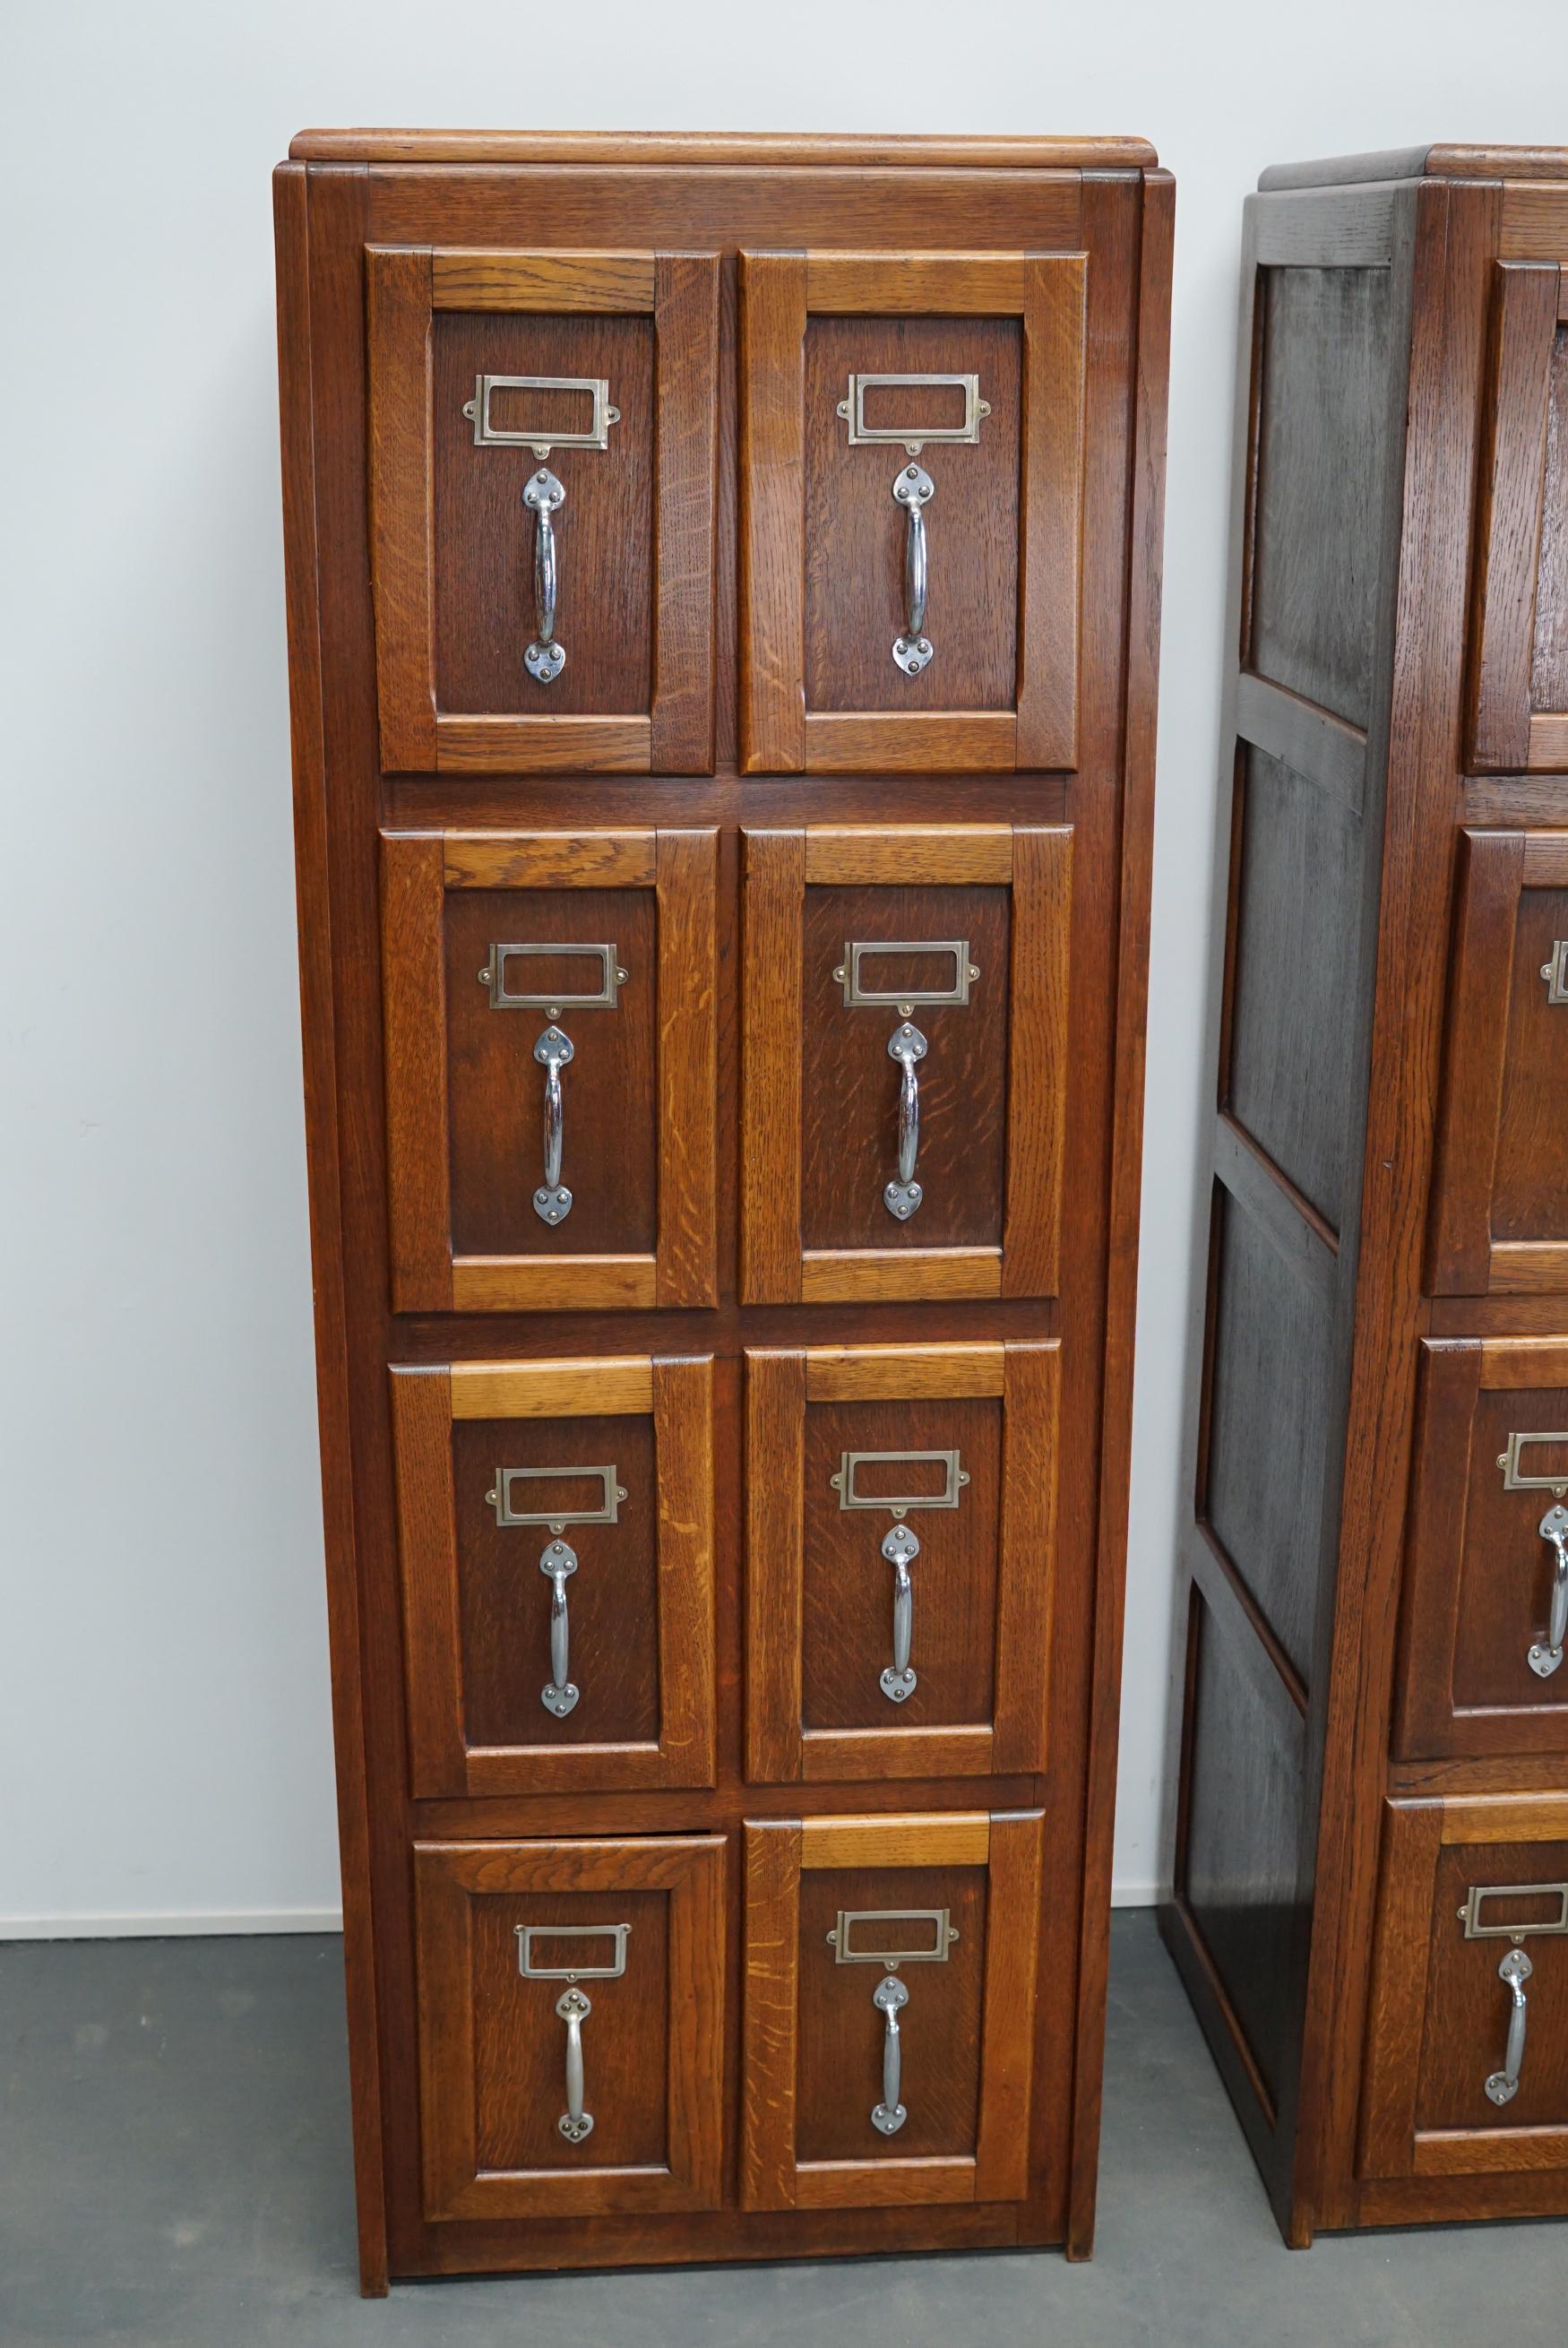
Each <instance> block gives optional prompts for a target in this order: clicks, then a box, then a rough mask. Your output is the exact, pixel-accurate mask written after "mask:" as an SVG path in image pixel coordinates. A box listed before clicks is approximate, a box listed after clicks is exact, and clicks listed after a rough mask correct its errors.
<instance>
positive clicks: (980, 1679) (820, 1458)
mask: <svg viewBox="0 0 1568 2348" xmlns="http://www.w3.org/2000/svg"><path fill="white" fill-rule="evenodd" d="M1060 1370H1061V1355H1060V1349H1059V1347H1058V1346H1056V1345H1055V1344H1046V1345H991V1344H979V1345H976V1344H961V1345H911V1346H891V1345H888V1346H882V1345H862V1346H845V1347H830V1346H823V1347H813V1348H812V1349H811V1350H810V1351H808V1352H804V1353H760V1352H759V1353H749V1354H747V1356H746V1396H747V1403H746V1494H747V1500H746V1517H747V1563H746V1588H747V1621H748V1624H749V1633H748V1638H747V1645H746V1657H747V1664H746V1668H747V1695H746V1773H747V1776H749V1777H751V1778H752V1779H753V1780H758V1781H765V1780H774V1781H786V1782H787V1781H792V1780H800V1779H804V1781H806V1782H807V1783H810V1782H811V1781H812V1780H814V1779H815V1780H817V1781H821V1780H825V1779H836V1780H838V1781H840V1782H842V1781H844V1780H845V1779H855V1778H861V1777H910V1776H914V1777H932V1776H940V1775H942V1774H944V1773H948V1772H951V1773H954V1774H958V1775H971V1774H973V1775H981V1776H983V1775H985V1774H986V1773H988V1772H990V1771H1001V1772H1007V1771H1013V1770H1020V1771H1021V1770H1032V1769H1043V1768H1044V1767H1045V1766H1047V1753H1046V1719H1045V1703H1046V1689H1047V1685H1048V1682H1049V1677H1050V1621H1051V1587H1052V1550H1053V1545H1054V1541H1055V1534H1056V1478H1057V1408H1058V1388H1059V1385H1060ZM911 1455H913V1456H911ZM878 1493H881V1494H890V1495H893V1494H901V1495H904V1496H907V1497H910V1498H911V1502H912V1504H911V1505H910V1506H908V1507H907V1509H906V1508H900V1509H897V1512H895V1510H894V1509H892V1508H890V1507H888V1506H886V1505H884V1506H881V1507H878V1506H876V1505H875V1496H876V1494H878ZM868 1502H869V1503H871V1504H869V1505H866V1503H868ZM911 1539H912V1540H913V1541H914V1543H915V1544H916V1548H915V1552H914V1554H913V1556H912V1557H911V1556H909V1555H907V1554H906V1553H905V1552H906V1550H907V1544H908V1542H909V1540H911ZM890 1550H891V1551H895V1552H897V1554H890ZM899 1558H902V1562H903V1570H904V1573H905V1574H906V1575H907V1578H908V1581H909V1583H910V1591H909V1598H908V1606H909V1615H910V1618H911V1632H910V1641H909V1656H908V1662H907V1664H906V1665H903V1666H899V1664H898V1657H897V1653H895V1646H894V1641H895V1625H896V1621H897V1611H898V1610H897V1609H896V1604H895V1591H896V1585H897V1570H898V1560H899ZM905 1672H907V1673H912V1674H913V1684H912V1685H911V1684H909V1683H908V1681H907V1680H906V1678H905V1677H904V1676H902V1673H905Z"/></svg>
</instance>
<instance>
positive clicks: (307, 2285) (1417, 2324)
mask: <svg viewBox="0 0 1568 2348" xmlns="http://www.w3.org/2000/svg"><path fill="white" fill-rule="evenodd" d="M0 2013H3V2015H4V2029H5V2099H4V2107H3V2117H0V2158H3V2161H4V2171H3V2175H4V2184H3V2186H0V2343H4V2348H43V2343H48V2348H57V2343H65V2342H84V2343H85V2342H105V2343H112V2342H126V2343H138V2348H143V2343H155V2348H229V2343H244V2344H245V2348H314V2343H321V2342H327V2341H330V2342H333V2343H361V2342H364V2343H376V2348H409V2343H419V2348H489V2343H500V2342H506V2343H519V2342H534V2341H538V2342H541V2343H542V2342H546V2341H549V2342H552V2343H565V2344H566V2348H677V2343H678V2348H764V2344H765V2348H774V2343H797V2342H806V2341H812V2342H816V2341H828V2342H831V2343H835V2348H836V2343H843V2348H993V2343H994V2348H1002V2343H1007V2348H1026V2343H1027V2344H1028V2348H1032V2343H1040V2348H1045V2343H1050V2348H1145V2343H1146V2344H1147V2348H1218V2343H1225V2342H1231V2341H1235V2342H1246V2343H1266V2348H1297V2343H1299V2348H1326V2343H1332V2348H1417V2343H1419V2348H1429V2343H1450V2342H1452V2343H1456V2348H1459V2343H1463V2348H1488V2343H1502V2344H1503V2348H1533V2343H1537V2342H1539V2343H1554V2348H1563V2343H1564V2342H1565V2341H1568V2225H1563V2224H1556V2223H1550V2224H1547V2223H1541V2224H1533V2225H1513V2226H1492V2227H1484V2228H1481V2227H1454V2228H1448V2229H1443V2230H1433V2229H1427V2230H1420V2231H1419V2232H1410V2233H1402V2234H1377V2235H1366V2236H1361V2237H1358V2238H1348V2237H1345V2238H1335V2237H1330V2238H1326V2239H1325V2240H1320V2241H1319V2242H1318V2243H1317V2246H1316V2247H1315V2248H1314V2249H1313V2250H1309V2251H1306V2252H1300V2251H1289V2250H1285V2249H1284V2248H1283V2247H1282V2246H1281V2244H1280V2241H1279V2238H1278V2235H1277V2234H1276V2231H1275V2228H1274V2222H1273V2219H1271V2217H1270V2215H1269V2212H1268V2209H1267V2207H1266V2203H1265V2200H1264V2197H1263V2191H1262V2188H1261V2187H1260V2186H1259V2184H1258V2181H1257V2177H1256V2174H1255V2170H1254V2168H1253V2166H1252V2162H1251V2160H1250V2158H1249V2157H1248V2155H1247V2152H1246V2148H1245V2145H1244V2144H1243V2142H1242V2138H1241V2135H1240V2132H1239V2130H1238V2129H1237V2127H1236V2125H1235V2120H1234V2118H1233V2117H1232V2116H1231V2112H1230V2108H1229V2106H1228V2105H1227V2103H1226V2101H1225V2094H1224V2091H1223V2090H1222V2088H1221V2086H1220V2085H1219V2081H1218V2079H1217V2078H1216V2076H1215V2075H1214V2070H1213V2068H1212V2066H1211V2065H1210V2063H1209V2060H1208V2057H1207V2055H1206V2054H1205V2052H1204V2046H1203V2044H1202V2041H1201V2040H1200V2038H1199V2036H1198V2032H1197V2028H1196V2025H1195V2024H1194V2021H1193V2018H1192V2015H1191V2013H1190V2011H1189V2009H1188V2006H1187V2003H1186V2000H1185V1998H1184V1995H1183V1993H1182V1991H1181V1988H1180V1986H1179V1984H1178V1982H1177V1981H1176V1977H1175V1975H1174V1973H1173V1972H1172V1970H1171V1968H1170V1965H1169V1964H1168V1962H1167V1961H1166V1959H1165V1956H1164V1953H1163V1950H1162V1949H1161V1947H1160V1945H1159V1942H1158V1941H1157V1940H1156V1938H1155V1934H1154V1928H1153V1919H1152V1918H1151V1917H1149V1916H1147V1915H1143V1914H1135V1913H1134V1914H1130V1913H1123V1914H1122V1915H1120V1916H1118V1918H1117V1919H1116V1923H1115V1930H1114V1935H1113V1962H1112V1989H1111V2029H1110V2044H1109V2049H1108V2060H1107V2066H1106V2073H1107V2075H1106V2106H1105V2138H1104V2154H1103V2160H1102V2171H1101V2189H1100V2211H1101V2215H1100V2236H1099V2250H1098V2252H1097V2255H1096V2257H1095V2260H1094V2263H1093V2264H1092V2266H1089V2267H1069V2266H1068V2265H1067V2264H1066V2263H1065V2262H1064V2261H1063V2260H1062V2259H1061V2257H1060V2256H1059V2255H1057V2254H1056V2253H1054V2252H1050V2251H1042V2252H1040V2253H1037V2254H1031V2255H1030V2256H1027V2257H1025V2256H1020V2255H1017V2254H1011V2253H1009V2254H1000V2253H998V2254H993V2255H990V2256H987V2257H961V2258H960V2257H943V2258H932V2259H889V2260H857V2261H854V2262H833V2261H829V2262H825V2263H822V2264H816V2265H785V2266H774V2267H736V2268H731V2269H728V2270H723V2271H721V2270H714V2269H702V2270H698V2271H651V2272H644V2273H640V2274H635V2275H584V2276H572V2277H550V2278H546V2279H540V2280H537V2281H523V2280H507V2279H496V2280H487V2281H477V2282H443V2283H419V2284H413V2283H405V2284H402V2285H395V2286H394V2289H393V2295H392V2298H391V2300H390V2301H381V2302H368V2303H367V2302H363V2301H361V2300H360V2299H359V2298H358V2297H357V2296H356V2292H355V2284H354V2218H353V2207H352V2199H351V2193H350V2183H349V2148H348V2097H347V2085H346V2072H345V2062H344V2055H343V1977H342V1966H341V1960H340V1955H339V1945H338V1942H337V1941H335V1940H332V1939H325V1938H312V1939H292V1938H289V1939H265V1940H210V1941H75V1942H71V1941H67V1942H54V1943H50V1942H28V1943H21V1944H16V1943H13V1944H11V1945H9V1946H6V1947H5V1948H3V1949H0Z"/></svg>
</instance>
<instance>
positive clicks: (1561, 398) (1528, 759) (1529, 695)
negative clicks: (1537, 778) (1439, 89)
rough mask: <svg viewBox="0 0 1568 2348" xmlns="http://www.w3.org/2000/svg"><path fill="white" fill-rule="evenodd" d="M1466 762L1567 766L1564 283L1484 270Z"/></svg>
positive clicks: (1515, 270)
mask: <svg viewBox="0 0 1568 2348" xmlns="http://www.w3.org/2000/svg"><path fill="white" fill-rule="evenodd" d="M1491 301H1492V306H1491V350H1490V353H1489V384H1488V396H1487V414H1486V417H1485V422H1484V437H1483V442H1482V449H1481V512H1480V529H1479V537H1478V543H1477V554H1476V578H1475V622H1474V627H1473V631H1472V638H1471V677H1470V703H1469V727H1468V734H1469V742H1468V762H1469V764H1470V766H1471V767H1473V768H1474V769H1475V771H1476V772H1477V773H1481V774H1488V773H1497V772H1500V771H1501V772H1503V773H1519V772H1532V773H1533V772H1557V773H1562V772H1563V770H1564V769H1568V279H1565V278H1564V275H1563V272H1562V271H1561V270H1560V269H1559V267H1558V265H1557V263H1555V262H1540V261H1529V262H1520V261H1504V262H1499V263H1497V264H1496V266H1495V268H1494V271H1493V285H1492V297H1491Z"/></svg>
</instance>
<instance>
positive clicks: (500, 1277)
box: [451, 1255, 659, 1313]
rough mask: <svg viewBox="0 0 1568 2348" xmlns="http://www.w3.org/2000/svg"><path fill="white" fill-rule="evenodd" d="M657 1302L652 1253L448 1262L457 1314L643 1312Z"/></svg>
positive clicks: (486, 1257)
mask: <svg viewBox="0 0 1568 2348" xmlns="http://www.w3.org/2000/svg"><path fill="white" fill-rule="evenodd" d="M658 1301H659V1273H658V1266H657V1263H656V1262H655V1259H654V1258H653V1257H652V1256H651V1255H553V1256H535V1257H522V1256H512V1255H460V1256H457V1257H456V1258H454V1260H453V1263H452V1299H451V1303H452V1310H453V1311H454V1312H457V1313H570V1312H574V1311H581V1312H585V1313H617V1312H622V1311H626V1312H643V1311H645V1310H647V1309H648V1308H649V1307H650V1306H651V1305H654V1304H656V1303H658Z"/></svg>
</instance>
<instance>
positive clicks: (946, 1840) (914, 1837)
mask: <svg viewBox="0 0 1568 2348" xmlns="http://www.w3.org/2000/svg"><path fill="white" fill-rule="evenodd" d="M990 1850H991V1821H990V1818H989V1816H988V1815H987V1813H986V1812H985V1811H984V1810H951V1811H948V1812H945V1813H941V1814H937V1815H933V1814H929V1813H927V1814H926V1815H924V1816H920V1815H912V1816H905V1817H890V1818H807V1819H805V1820H804V1823H803V1825H802V1827H801V1830H800V1863H801V1866H802V1867H803V1868H807V1867H820V1868H833V1867H984V1866H985V1865H986V1864H987V1863H988V1861H989V1858H990Z"/></svg>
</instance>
